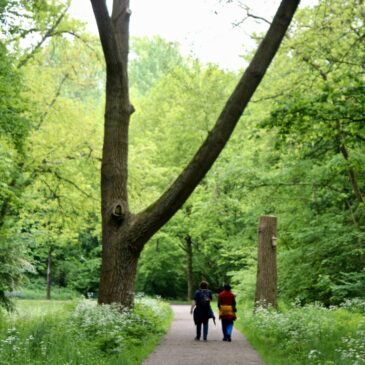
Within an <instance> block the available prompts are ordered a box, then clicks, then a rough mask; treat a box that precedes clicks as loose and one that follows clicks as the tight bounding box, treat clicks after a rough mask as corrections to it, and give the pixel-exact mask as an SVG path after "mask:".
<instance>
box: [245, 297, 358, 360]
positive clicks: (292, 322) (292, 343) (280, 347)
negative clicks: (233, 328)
mask: <svg viewBox="0 0 365 365" xmlns="http://www.w3.org/2000/svg"><path fill="white" fill-rule="evenodd" d="M358 304H359V303H357V305H358ZM347 308H349V303H348V304H347ZM242 325H243V327H244V332H245V333H246V334H247V336H248V338H249V339H250V341H251V342H252V343H253V344H254V346H256V347H257V348H258V350H259V351H262V355H263V357H264V358H265V360H266V361H267V363H268V364H283V363H285V364H289V363H290V364H292V365H294V364H298V365H299V364H303V365H304V364H305V365H337V364H338V365H355V364H356V365H364V364H365V318H364V317H363V315H361V314H359V313H353V312H350V311H348V309H344V308H339V307H332V308H329V309H326V308H324V307H322V306H320V305H307V306H305V307H299V306H294V307H291V308H290V309H288V310H286V311H285V312H279V311H276V310H273V309H263V308H259V309H257V311H256V312H255V314H254V315H253V314H249V313H247V314H246V315H245V317H244V319H243V323H242Z"/></svg>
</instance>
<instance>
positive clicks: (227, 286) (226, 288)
mask: <svg viewBox="0 0 365 365" xmlns="http://www.w3.org/2000/svg"><path fill="white" fill-rule="evenodd" d="M223 288H224V290H226V291H230V290H231V289H232V288H231V286H230V285H229V284H224V287H223Z"/></svg>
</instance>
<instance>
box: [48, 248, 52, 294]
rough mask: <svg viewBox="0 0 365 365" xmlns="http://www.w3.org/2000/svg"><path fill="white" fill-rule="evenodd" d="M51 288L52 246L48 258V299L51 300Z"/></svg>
mask: <svg viewBox="0 0 365 365" xmlns="http://www.w3.org/2000/svg"><path fill="white" fill-rule="evenodd" d="M51 290H52V248H49V250H48V260H47V299H48V300H51Z"/></svg>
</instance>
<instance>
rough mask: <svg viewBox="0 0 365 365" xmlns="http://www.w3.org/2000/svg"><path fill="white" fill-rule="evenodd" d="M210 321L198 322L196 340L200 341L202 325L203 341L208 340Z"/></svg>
mask: <svg viewBox="0 0 365 365" xmlns="http://www.w3.org/2000/svg"><path fill="white" fill-rule="evenodd" d="M208 321H209V320H208V319H207V320H206V321H204V322H198V323H197V324H196V338H197V339H198V340H200V336H201V333H202V325H203V339H204V340H206V339H207V336H208Z"/></svg>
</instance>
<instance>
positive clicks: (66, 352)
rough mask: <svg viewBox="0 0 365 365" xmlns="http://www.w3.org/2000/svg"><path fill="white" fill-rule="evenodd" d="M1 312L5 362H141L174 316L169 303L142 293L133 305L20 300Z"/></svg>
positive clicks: (0, 339) (2, 360) (1, 347)
mask: <svg viewBox="0 0 365 365" xmlns="http://www.w3.org/2000/svg"><path fill="white" fill-rule="evenodd" d="M16 306H17V310H16V312H14V313H11V314H6V313H4V312H2V313H1V314H0V353H1V357H0V364H1V365H10V364H12V365H20V364H22V365H28V364H29V365H38V364H39V365H43V364H52V365H58V364H60V365H61V364H62V365H66V364H67V365H68V364H78V365H83V364H85V365H86V364H87V365H104V364H105V365H114V364H115V365H116V364H118V365H123V364H125V365H137V364H140V363H141V361H142V360H143V359H144V358H145V357H146V356H147V355H148V354H149V353H150V352H151V351H152V350H153V349H154V347H155V346H156V345H157V343H158V342H159V341H160V339H161V337H162V335H163V334H164V333H165V332H166V331H167V329H168V327H169V325H170V322H171V320H172V312H171V310H170V307H169V305H168V304H167V303H164V302H162V301H159V300H155V299H150V298H138V299H137V300H136V305H135V308H134V309H133V310H132V311H128V310H124V311H122V312H120V310H119V309H118V308H116V307H113V306H97V305H96V303H95V302H93V301H90V300H84V301H81V302H76V301H44V300H42V301H38V300H33V301H31V300H17V301H16Z"/></svg>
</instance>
